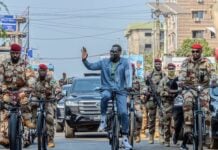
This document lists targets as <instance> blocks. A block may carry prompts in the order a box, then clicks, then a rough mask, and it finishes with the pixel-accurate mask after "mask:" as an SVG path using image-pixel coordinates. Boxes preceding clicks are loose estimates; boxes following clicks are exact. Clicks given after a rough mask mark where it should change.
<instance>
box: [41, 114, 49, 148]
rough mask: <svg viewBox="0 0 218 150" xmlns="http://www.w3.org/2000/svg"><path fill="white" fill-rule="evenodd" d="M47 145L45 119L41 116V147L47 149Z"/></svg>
mask: <svg viewBox="0 0 218 150" xmlns="http://www.w3.org/2000/svg"><path fill="white" fill-rule="evenodd" d="M47 145H48V136H47V129H46V119H45V116H43V127H42V147H43V150H47Z"/></svg>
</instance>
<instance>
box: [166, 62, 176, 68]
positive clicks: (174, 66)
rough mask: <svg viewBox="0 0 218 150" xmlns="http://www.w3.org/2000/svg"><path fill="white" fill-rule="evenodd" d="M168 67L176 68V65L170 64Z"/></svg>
mask: <svg viewBox="0 0 218 150" xmlns="http://www.w3.org/2000/svg"><path fill="white" fill-rule="evenodd" d="M167 67H168V68H176V65H174V64H173V63H169V64H168V66H167Z"/></svg>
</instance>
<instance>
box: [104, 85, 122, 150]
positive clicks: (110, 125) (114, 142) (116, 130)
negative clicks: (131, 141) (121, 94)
mask: <svg viewBox="0 0 218 150" xmlns="http://www.w3.org/2000/svg"><path fill="white" fill-rule="evenodd" d="M116 94H117V91H116V90H114V89H113V90H111V100H112V109H111V111H110V112H109V113H108V114H107V131H108V138H109V143H110V145H111V150H118V149H119V147H120V146H119V137H120V122H119V115H118V111H117V99H116Z"/></svg>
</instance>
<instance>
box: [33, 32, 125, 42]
mask: <svg viewBox="0 0 218 150" xmlns="http://www.w3.org/2000/svg"><path fill="white" fill-rule="evenodd" d="M121 31H123V30H119V31H113V32H106V33H100V34H95V35H86V36H78V37H62V38H36V37H33V38H31V39H34V40H72V39H81V38H90V37H95V36H102V35H107V34H113V33H118V32H121Z"/></svg>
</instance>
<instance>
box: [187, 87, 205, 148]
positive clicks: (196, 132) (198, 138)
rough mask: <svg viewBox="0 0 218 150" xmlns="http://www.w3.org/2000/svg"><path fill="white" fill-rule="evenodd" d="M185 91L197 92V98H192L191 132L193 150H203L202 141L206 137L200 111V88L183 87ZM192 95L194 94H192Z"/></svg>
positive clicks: (202, 116)
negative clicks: (192, 122) (192, 126)
mask: <svg viewBox="0 0 218 150" xmlns="http://www.w3.org/2000/svg"><path fill="white" fill-rule="evenodd" d="M184 88H185V89H186V90H194V91H197V96H196V97H194V100H195V104H194V105H193V110H194V111H193V116H194V128H193V131H192V133H191V134H192V140H193V150H203V144H204V139H205V136H206V125H205V113H204V111H203V110H202V109H201V100H200V93H201V92H202V91H203V89H205V88H203V87H202V86H200V85H198V86H197V87H194V88H193V87H184ZM193 95H194V94H193Z"/></svg>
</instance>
